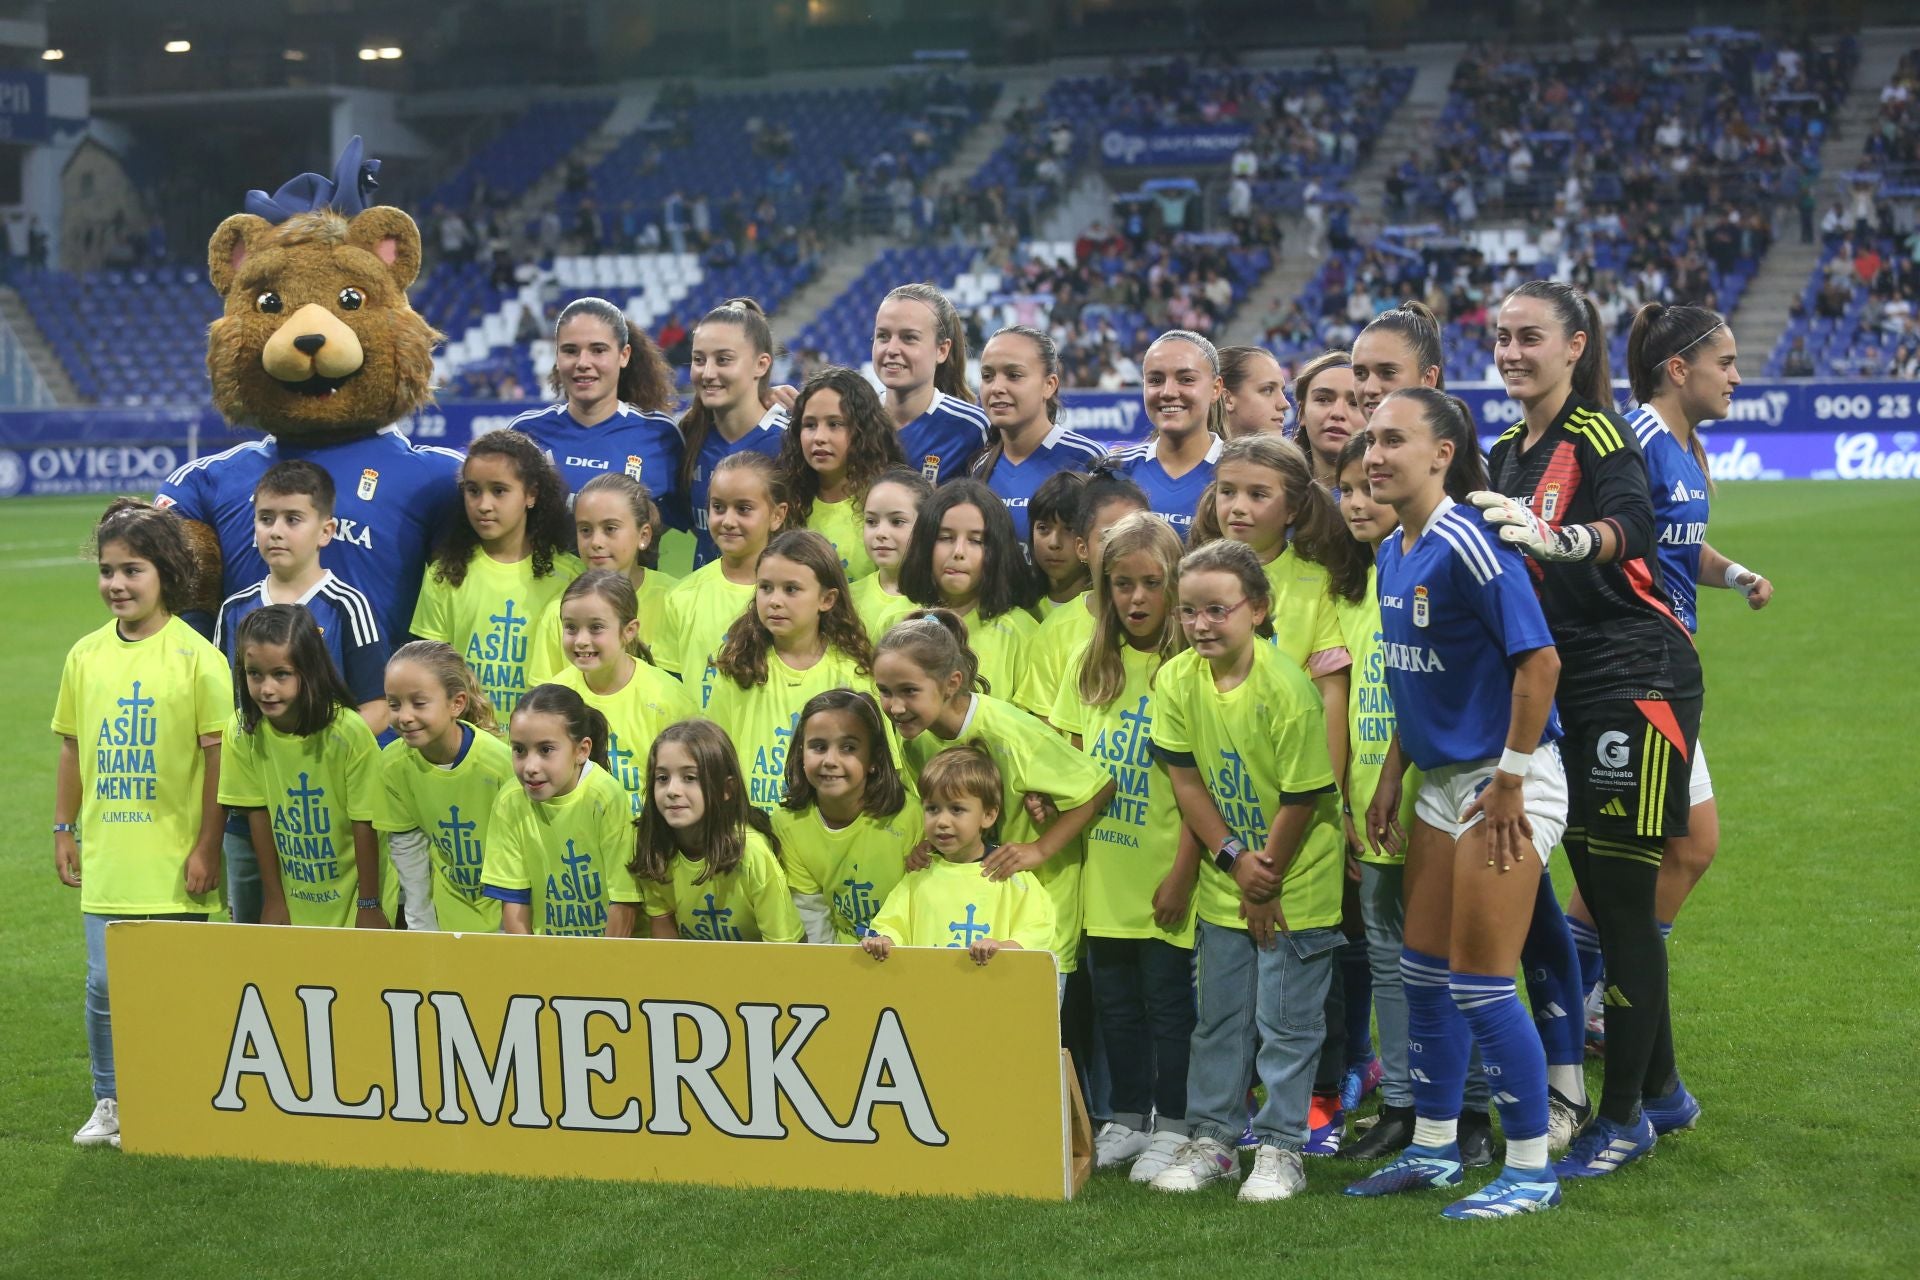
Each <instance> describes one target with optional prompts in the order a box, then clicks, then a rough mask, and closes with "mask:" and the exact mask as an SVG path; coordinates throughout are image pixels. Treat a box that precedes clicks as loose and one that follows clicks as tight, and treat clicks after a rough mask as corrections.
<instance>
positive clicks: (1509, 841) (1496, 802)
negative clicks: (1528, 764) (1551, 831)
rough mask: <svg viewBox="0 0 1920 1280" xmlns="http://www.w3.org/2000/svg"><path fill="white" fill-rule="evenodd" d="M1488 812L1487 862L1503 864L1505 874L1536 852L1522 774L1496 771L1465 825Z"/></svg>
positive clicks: (1465, 816)
mask: <svg viewBox="0 0 1920 1280" xmlns="http://www.w3.org/2000/svg"><path fill="white" fill-rule="evenodd" d="M1480 814H1484V815H1485V817H1486V826H1487V865H1488V866H1490V867H1498V868H1500V874H1502V875H1505V874H1506V873H1507V872H1508V871H1510V870H1512V869H1513V864H1514V863H1515V862H1517V861H1519V860H1520V859H1521V858H1524V857H1530V856H1532V854H1533V823H1531V822H1529V821H1528V820H1527V800H1526V786H1525V783H1523V782H1522V781H1521V779H1519V778H1515V777H1513V776H1511V775H1509V774H1503V773H1495V774H1494V775H1493V781H1491V782H1489V783H1488V784H1487V785H1486V786H1485V787H1482V788H1481V789H1480V794H1479V795H1477V796H1475V797H1474V798H1473V803H1472V804H1470V805H1468V806H1467V809H1466V812H1465V813H1462V814H1461V815H1460V822H1461V825H1463V826H1464V825H1465V824H1467V823H1469V822H1471V821H1473V819H1474V817H1475V816H1476V815H1480Z"/></svg>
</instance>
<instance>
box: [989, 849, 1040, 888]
mask: <svg viewBox="0 0 1920 1280" xmlns="http://www.w3.org/2000/svg"><path fill="white" fill-rule="evenodd" d="M1046 860H1047V855H1046V854H1044V853H1042V852H1040V846H1039V845H1037V844H1003V845H1001V846H1000V847H999V848H998V849H995V850H994V851H993V852H992V853H990V854H988V855H987V856H986V857H985V858H984V859H982V860H981V863H980V874H981V875H983V876H985V877H986V878H987V879H989V880H1011V879H1012V878H1013V877H1014V876H1016V875H1018V874H1019V873H1020V872H1022V871H1034V870H1037V869H1038V868H1039V867H1040V866H1042V865H1043V864H1044V863H1045V862H1046Z"/></svg>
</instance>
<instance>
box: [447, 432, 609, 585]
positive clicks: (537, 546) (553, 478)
mask: <svg viewBox="0 0 1920 1280" xmlns="http://www.w3.org/2000/svg"><path fill="white" fill-rule="evenodd" d="M485 457H493V458H505V459H506V460H507V461H508V462H510V463H511V464H513V472H514V476H515V477H516V478H517V479H518V480H519V481H520V483H521V484H522V485H523V486H525V487H526V490H527V492H528V493H529V494H531V495H532V496H533V505H532V506H531V507H528V508H527V550H528V551H529V552H531V553H532V557H533V576H534V577H536V578H544V577H546V576H547V575H548V574H550V573H552V572H553V558H554V557H555V556H557V555H564V554H567V553H570V552H572V551H573V550H574V548H575V547H576V546H577V545H578V543H577V541H576V540H575V538H574V535H573V517H572V515H571V514H569V513H568V510H567V498H568V490H567V482H566V481H565V480H564V479H562V478H561V476H560V473H559V472H558V471H557V470H555V469H554V465H553V460H552V459H551V458H549V457H547V455H546V453H545V452H544V451H543V450H542V449H541V448H540V446H539V445H537V444H535V443H534V442H533V437H532V436H529V435H527V434H525V433H524V432H519V431H512V430H500V431H489V432H487V433H486V434H485V435H483V436H481V437H480V438H479V439H478V440H475V441H474V442H473V443H472V444H470V445H468V446H467V461H468V462H471V461H473V460H474V459H475V458H485ZM465 476H466V464H465V463H462V464H461V478H462V479H463V480H464V479H465ZM479 549H480V535H479V534H478V533H477V532H475V530H474V527H473V522H472V521H471V520H469V519H467V515H466V512H465V511H464V510H463V511H461V513H460V516H459V518H458V519H456V520H452V521H449V522H448V526H447V531H446V533H445V534H443V535H442V536H441V539H440V542H439V544H438V545H437V546H435V547H434V549H433V580H434V581H435V582H444V583H446V584H447V585H448V586H450V587H457V586H459V585H460V584H461V583H463V582H465V581H466V580H467V566H468V565H470V564H472V563H473V557H474V554H475V553H476V552H477V551H479Z"/></svg>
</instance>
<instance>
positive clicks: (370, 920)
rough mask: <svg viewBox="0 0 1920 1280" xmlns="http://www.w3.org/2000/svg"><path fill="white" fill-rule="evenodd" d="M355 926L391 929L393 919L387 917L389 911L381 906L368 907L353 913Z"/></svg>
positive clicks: (357, 927)
mask: <svg viewBox="0 0 1920 1280" xmlns="http://www.w3.org/2000/svg"><path fill="white" fill-rule="evenodd" d="M353 927H354V928H356V929H391V928H393V921H391V920H389V919H387V913H386V912H385V911H382V910H381V909H380V908H379V907H367V908H364V909H363V910H359V911H355V912H354V913H353Z"/></svg>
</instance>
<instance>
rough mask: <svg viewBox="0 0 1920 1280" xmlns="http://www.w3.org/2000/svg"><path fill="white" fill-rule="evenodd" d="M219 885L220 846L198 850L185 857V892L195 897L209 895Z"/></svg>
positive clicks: (196, 848) (195, 849)
mask: <svg viewBox="0 0 1920 1280" xmlns="http://www.w3.org/2000/svg"><path fill="white" fill-rule="evenodd" d="M219 883H220V846H219V845H217V844H216V845H214V846H213V847H212V848H200V847H198V846H196V847H195V848H194V851H193V852H192V853H190V854H188V855H187V892H188V893H190V894H193V895H194V896H195V897H198V896H199V895H201V894H203V893H211V892H212V891H213V887H214V886H215V885H217V884H219Z"/></svg>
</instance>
